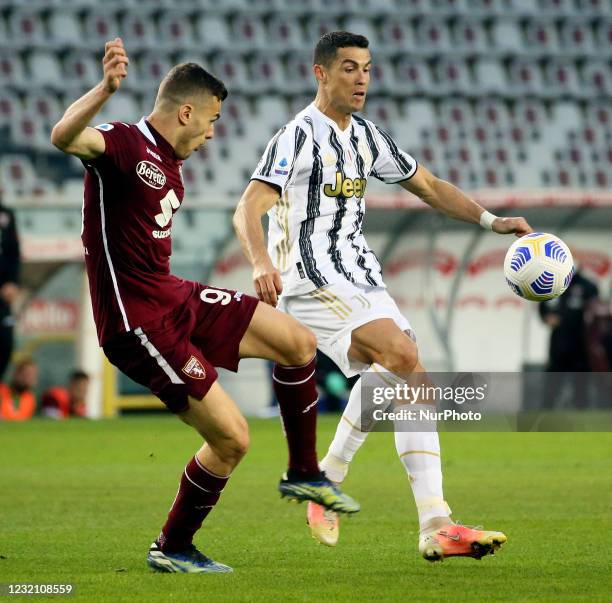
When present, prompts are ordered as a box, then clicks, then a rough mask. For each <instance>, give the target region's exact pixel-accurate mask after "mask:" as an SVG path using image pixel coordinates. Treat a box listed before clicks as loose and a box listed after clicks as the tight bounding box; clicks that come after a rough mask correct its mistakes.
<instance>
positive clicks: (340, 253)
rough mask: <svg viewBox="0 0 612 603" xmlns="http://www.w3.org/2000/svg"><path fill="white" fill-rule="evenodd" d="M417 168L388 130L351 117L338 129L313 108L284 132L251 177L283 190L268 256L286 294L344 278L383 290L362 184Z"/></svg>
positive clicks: (272, 220) (271, 214) (400, 175)
mask: <svg viewBox="0 0 612 603" xmlns="http://www.w3.org/2000/svg"><path fill="white" fill-rule="evenodd" d="M416 169H417V162H416V161H415V160H414V158H413V157H411V156H410V155H409V154H408V153H405V152H404V151H402V150H400V149H399V148H398V146H397V144H396V143H395V142H394V141H393V139H392V138H391V137H390V136H389V135H388V134H387V133H386V132H384V131H383V130H381V129H380V128H379V127H378V126H376V125H375V124H373V123H372V122H370V121H368V120H366V119H363V118H361V117H358V116H355V115H353V116H352V118H351V121H350V124H349V126H348V128H347V129H346V130H344V131H343V130H341V129H340V128H339V127H338V125H337V124H336V122H334V121H333V120H332V119H330V118H329V117H327V116H326V115H325V114H324V113H322V112H321V111H319V109H317V108H316V107H315V105H314V103H312V104H310V105H308V107H306V108H305V109H304V110H303V111H301V112H300V113H298V114H297V115H296V116H295V118H294V119H293V121H291V122H289V123H288V124H287V125H286V126H284V127H282V128H281V129H280V130H279V131H278V132H277V133H276V135H275V136H274V137H273V138H272V139H271V140H270V142H269V143H268V146H267V148H266V150H265V152H264V154H263V157H262V158H261V161H260V162H259V165H258V166H257V169H256V170H255V172H254V173H253V176H252V179H254V180H262V181H263V182H267V183H269V184H272V185H275V186H276V187H278V188H279V190H280V199H279V201H278V203H277V204H276V205H275V206H274V207H273V208H272V209H271V210H270V211H269V212H268V215H269V218H270V220H269V228H268V251H269V253H270V257H271V258H272V261H273V262H274V265H275V266H276V267H277V268H278V270H279V271H280V272H281V276H282V279H283V295H301V294H304V293H307V292H309V291H312V290H313V289H318V288H319V287H322V286H324V285H326V284H329V283H333V282H336V281H338V280H341V279H345V280H348V281H350V282H352V283H357V284H361V285H370V286H377V287H384V286H385V284H384V282H383V279H382V272H381V267H380V263H379V262H378V259H377V258H376V256H375V255H374V252H373V251H372V250H371V249H370V248H369V247H368V244H367V243H366V240H365V238H364V236H363V232H362V223H363V217H364V214H365V203H364V201H365V198H364V194H365V189H366V184H367V180H368V177H369V176H374V177H375V178H378V179H379V180H382V181H383V182H386V183H390V184H391V183H396V182H401V181H402V180H407V179H408V178H410V177H412V176H413V175H414V173H415V172H416Z"/></svg>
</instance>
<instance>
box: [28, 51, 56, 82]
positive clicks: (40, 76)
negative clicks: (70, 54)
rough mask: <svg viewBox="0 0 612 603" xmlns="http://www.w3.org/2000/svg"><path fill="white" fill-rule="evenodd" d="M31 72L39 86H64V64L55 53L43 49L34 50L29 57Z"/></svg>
mask: <svg viewBox="0 0 612 603" xmlns="http://www.w3.org/2000/svg"><path fill="white" fill-rule="evenodd" d="M29 73H30V76H31V77H32V78H33V79H34V81H35V82H36V83H37V84H38V85H39V86H45V85H49V86H55V87H56V88H59V87H61V86H62V81H63V73H62V66H61V63H60V61H59V59H58V58H57V56H56V55H55V54H53V53H50V52H44V51H42V50H38V51H36V52H33V53H32V54H31V55H30V58H29Z"/></svg>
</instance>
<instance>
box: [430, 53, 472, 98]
mask: <svg viewBox="0 0 612 603" xmlns="http://www.w3.org/2000/svg"><path fill="white" fill-rule="evenodd" d="M435 74H436V78H437V80H438V85H439V87H440V88H441V90H442V91H443V92H444V94H449V95H450V94H456V93H459V94H472V93H473V92H474V84H473V82H472V78H471V76H470V72H469V69H468V67H467V64H466V62H465V61H463V60H462V59H460V58H454V57H444V58H442V59H440V60H439V61H437V62H436V66H435Z"/></svg>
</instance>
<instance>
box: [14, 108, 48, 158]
mask: <svg viewBox="0 0 612 603" xmlns="http://www.w3.org/2000/svg"><path fill="white" fill-rule="evenodd" d="M50 133H51V130H50V128H45V124H44V123H43V120H42V119H40V118H39V117H38V115H35V114H32V113H26V112H25V111H20V112H19V113H18V114H17V117H16V119H15V120H14V121H12V122H11V123H10V138H11V140H12V142H13V144H15V145H17V146H19V147H30V148H32V149H35V150H38V151H40V150H44V151H48V150H49V148H50V142H49V135H50Z"/></svg>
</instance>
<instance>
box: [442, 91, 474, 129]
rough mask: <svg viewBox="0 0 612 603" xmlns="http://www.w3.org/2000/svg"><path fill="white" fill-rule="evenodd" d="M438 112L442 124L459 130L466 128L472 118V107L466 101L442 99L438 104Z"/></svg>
mask: <svg viewBox="0 0 612 603" xmlns="http://www.w3.org/2000/svg"><path fill="white" fill-rule="evenodd" d="M439 110H440V120H441V122H442V123H444V124H446V125H448V126H453V127H455V128H458V129H461V130H465V129H466V128H468V127H469V126H470V125H471V124H472V121H473V118H474V115H473V112H472V107H471V105H470V103H469V102H468V101H466V100H461V99H457V98H452V97H451V98H449V99H444V100H442V101H441V102H440V106H439Z"/></svg>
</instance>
